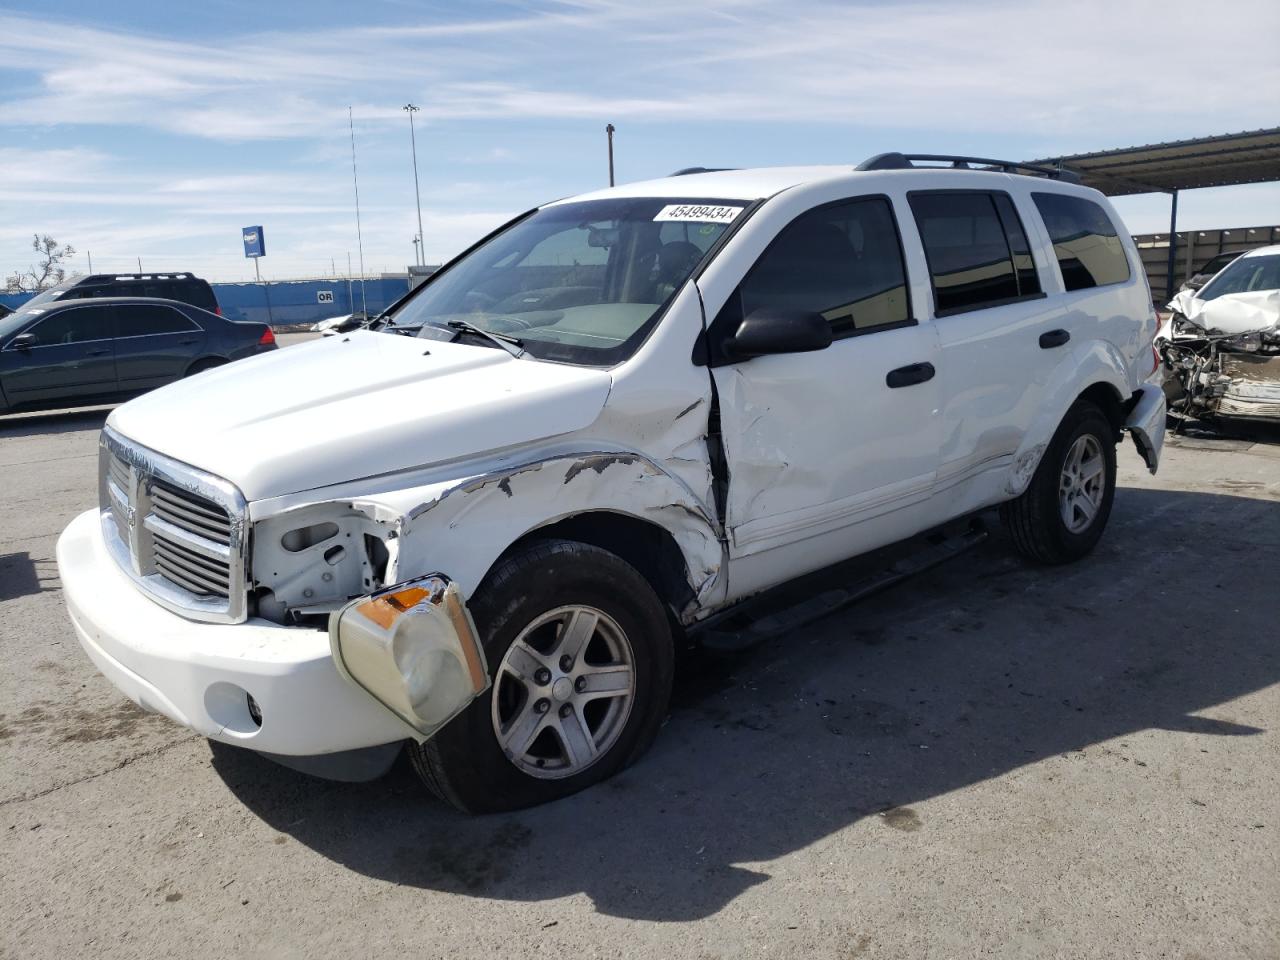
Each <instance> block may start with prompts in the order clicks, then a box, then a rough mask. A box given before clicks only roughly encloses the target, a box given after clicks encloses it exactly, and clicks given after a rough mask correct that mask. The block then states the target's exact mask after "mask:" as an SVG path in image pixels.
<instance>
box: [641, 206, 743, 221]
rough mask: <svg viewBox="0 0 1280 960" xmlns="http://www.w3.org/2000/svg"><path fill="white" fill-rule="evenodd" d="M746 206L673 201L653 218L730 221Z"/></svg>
mask: <svg viewBox="0 0 1280 960" xmlns="http://www.w3.org/2000/svg"><path fill="white" fill-rule="evenodd" d="M744 209H746V208H745V207H721V206H710V205H707V204H698V203H673V204H669V205H668V206H665V207H663V208H662V209H661V210H659V211H658V215H657V216H656V217H654V218H653V219H654V220H655V221H657V220H674V221H678V222H684V223H728V222H730V221H731V220H732V219H733V218H734V217H736V216H737V215H738V214H740V213H741V212H742V211H743V210H744Z"/></svg>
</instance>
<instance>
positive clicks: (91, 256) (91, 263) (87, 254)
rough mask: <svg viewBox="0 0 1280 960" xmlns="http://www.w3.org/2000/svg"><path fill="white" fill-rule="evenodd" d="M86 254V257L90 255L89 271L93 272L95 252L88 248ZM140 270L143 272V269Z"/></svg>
mask: <svg viewBox="0 0 1280 960" xmlns="http://www.w3.org/2000/svg"><path fill="white" fill-rule="evenodd" d="M84 255H85V256H86V257H88V258H89V272H90V273H93V254H92V253H90V252H89V251H88V250H86V251H85V252H84ZM139 272H141V271H139Z"/></svg>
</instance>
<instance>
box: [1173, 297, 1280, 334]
mask: <svg viewBox="0 0 1280 960" xmlns="http://www.w3.org/2000/svg"><path fill="white" fill-rule="evenodd" d="M1196 292H1197V291H1195V290H1184V291H1183V292H1182V293H1180V294H1178V295H1177V296H1176V297H1174V298H1173V299H1172V300H1171V301H1170V302H1169V309H1170V310H1176V311H1177V312H1178V313H1180V314H1182V315H1183V316H1184V317H1186V318H1187V320H1189V321H1190V322H1191V323H1194V324H1195V325H1196V326H1197V327H1199V328H1200V329H1201V330H1204V331H1206V332H1208V333H1210V334H1213V335H1216V336H1225V337H1233V336H1238V335H1240V334H1245V333H1268V332H1270V331H1273V330H1275V329H1276V328H1277V327H1278V326H1280V290H1253V291H1250V292H1248V293H1228V294H1224V295H1222V296H1221V297H1217V298H1216V299H1213V300H1201V299H1200V298H1199V297H1197V296H1196V295H1195V294H1196Z"/></svg>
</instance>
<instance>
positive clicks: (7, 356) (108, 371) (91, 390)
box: [0, 304, 116, 406]
mask: <svg viewBox="0 0 1280 960" xmlns="http://www.w3.org/2000/svg"><path fill="white" fill-rule="evenodd" d="M18 333H19V334H21V333H30V334H32V335H33V336H34V337H35V338H36V339H35V342H34V343H33V344H31V345H30V346H26V347H18V346H15V345H14V343H13V340H14V339H15V337H16V336H17V334H15V335H14V336H11V337H10V338H9V340H8V342H7V343H5V344H4V346H3V348H2V349H0V376H3V378H4V392H5V395H6V396H7V397H8V400H9V403H10V404H11V405H13V406H19V405H25V404H33V403H39V404H42V405H48V404H51V403H56V402H57V401H59V400H67V401H71V402H75V401H78V400H83V399H85V398H88V397H96V396H108V395H110V394H113V393H115V392H116V370H115V355H114V348H113V342H112V337H111V334H112V329H111V317H110V310H109V309H108V308H107V307H104V306H102V305H100V304H86V305H83V306H69V307H59V308H53V309H51V310H49V312H48V313H47V314H45V315H43V316H41V317H40V319H38V320H36V321H35V322H34V323H31V324H29V325H28V326H27V327H25V328H24V329H23V330H20V331H18Z"/></svg>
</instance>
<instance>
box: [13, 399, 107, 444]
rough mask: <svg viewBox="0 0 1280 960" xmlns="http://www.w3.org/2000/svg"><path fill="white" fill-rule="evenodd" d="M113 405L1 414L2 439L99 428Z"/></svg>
mask: <svg viewBox="0 0 1280 960" xmlns="http://www.w3.org/2000/svg"><path fill="white" fill-rule="evenodd" d="M112 409H114V408H113V407H83V408H76V409H71V410H56V411H51V412H42V413H12V414H7V415H0V439H4V438H9V437H37V436H47V435H50V434H55V433H76V432H77V431H80V430H97V429H99V428H100V427H101V426H102V425H103V424H104V423H106V421H107V415H108V414H109V413H111V411H112Z"/></svg>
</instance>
